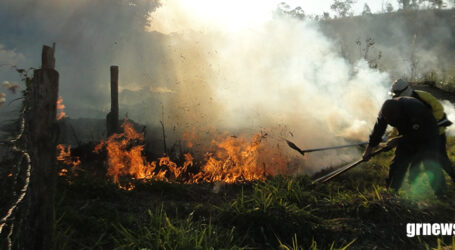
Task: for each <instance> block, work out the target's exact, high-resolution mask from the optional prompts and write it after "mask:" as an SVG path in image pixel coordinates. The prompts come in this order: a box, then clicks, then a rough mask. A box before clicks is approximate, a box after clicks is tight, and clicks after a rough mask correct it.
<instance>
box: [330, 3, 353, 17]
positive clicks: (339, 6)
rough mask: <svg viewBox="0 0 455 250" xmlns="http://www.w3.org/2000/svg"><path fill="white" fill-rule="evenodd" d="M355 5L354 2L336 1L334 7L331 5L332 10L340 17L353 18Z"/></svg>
mask: <svg viewBox="0 0 455 250" xmlns="http://www.w3.org/2000/svg"><path fill="white" fill-rule="evenodd" d="M353 3H355V1H354V0H345V1H341V0H335V1H334V2H333V4H332V5H330V9H332V10H333V11H335V12H336V13H337V14H338V17H346V16H352V14H353V13H352V11H351V9H352V4H353Z"/></svg>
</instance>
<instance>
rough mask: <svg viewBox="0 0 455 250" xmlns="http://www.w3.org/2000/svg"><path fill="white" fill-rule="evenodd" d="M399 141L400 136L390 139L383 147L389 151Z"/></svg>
mask: <svg viewBox="0 0 455 250" xmlns="http://www.w3.org/2000/svg"><path fill="white" fill-rule="evenodd" d="M400 139H401V136H399V137H393V138H391V139H390V140H388V141H387V142H386V145H385V147H386V148H389V149H392V148H394V147H396V146H397V145H398V143H399V142H400Z"/></svg>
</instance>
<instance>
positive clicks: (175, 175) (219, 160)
mask: <svg viewBox="0 0 455 250" xmlns="http://www.w3.org/2000/svg"><path fill="white" fill-rule="evenodd" d="M122 127H123V130H124V132H123V133H120V134H113V135H112V136H111V137H109V138H108V139H107V140H106V141H104V142H101V143H100V144H98V145H97V146H96V147H95V150H94V151H95V152H98V153H99V152H100V151H101V150H102V149H103V148H105V149H106V151H107V157H108V165H109V168H108V171H107V175H108V176H110V177H111V178H112V179H113V181H114V183H117V184H118V185H119V186H120V187H121V188H124V189H126V190H131V189H133V188H134V185H133V184H132V183H131V181H130V180H131V179H135V180H161V181H178V182H183V183H200V182H225V183H234V182H245V181H254V180H265V178H266V177H267V176H271V175H277V174H286V173H287V160H286V158H285V157H284V156H283V155H282V154H281V153H280V151H279V150H277V149H276V148H272V147H271V146H270V145H267V144H266V143H264V141H265V139H266V136H267V135H266V134H258V135H255V136H254V137H253V138H252V139H251V141H248V140H245V139H243V138H239V137H233V136H228V137H226V138H224V139H220V140H219V141H218V142H217V141H216V140H213V142H212V149H211V150H210V153H206V154H205V159H204V161H205V163H203V164H201V165H200V166H195V164H194V158H193V156H192V155H191V154H190V153H186V154H184V162H183V163H182V165H181V166H179V165H178V164H177V163H175V162H173V161H172V160H171V159H170V157H169V156H163V157H161V158H159V159H158V162H156V161H152V162H147V160H146V159H145V157H144V156H143V150H144V136H143V134H141V133H138V132H136V131H135V130H134V128H133V126H132V124H131V123H130V122H128V121H126V120H125V121H124V123H123V125H122ZM190 137H193V135H191V136H188V137H187V138H185V139H188V138H190ZM187 145H191V146H192V145H193V144H187ZM190 168H191V169H193V170H194V169H195V168H196V169H197V168H199V170H198V171H197V172H196V173H194V171H189V170H190Z"/></svg>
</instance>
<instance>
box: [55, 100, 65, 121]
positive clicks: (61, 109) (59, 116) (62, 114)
mask: <svg viewBox="0 0 455 250" xmlns="http://www.w3.org/2000/svg"><path fill="white" fill-rule="evenodd" d="M64 109H65V104H63V97H61V96H60V97H59V98H58V100H57V111H58V114H57V120H60V119H62V118H63V117H66V113H65V111H64Z"/></svg>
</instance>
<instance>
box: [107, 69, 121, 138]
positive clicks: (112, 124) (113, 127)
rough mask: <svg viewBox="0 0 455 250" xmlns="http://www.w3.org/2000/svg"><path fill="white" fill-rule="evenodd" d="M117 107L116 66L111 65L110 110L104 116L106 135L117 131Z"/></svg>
mask: <svg viewBox="0 0 455 250" xmlns="http://www.w3.org/2000/svg"><path fill="white" fill-rule="evenodd" d="M118 118H119V108H118V66H111V111H110V112H109V114H107V117H106V129H107V136H108V137H109V136H111V135H112V134H114V133H117V132H118V130H119V121H118Z"/></svg>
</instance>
